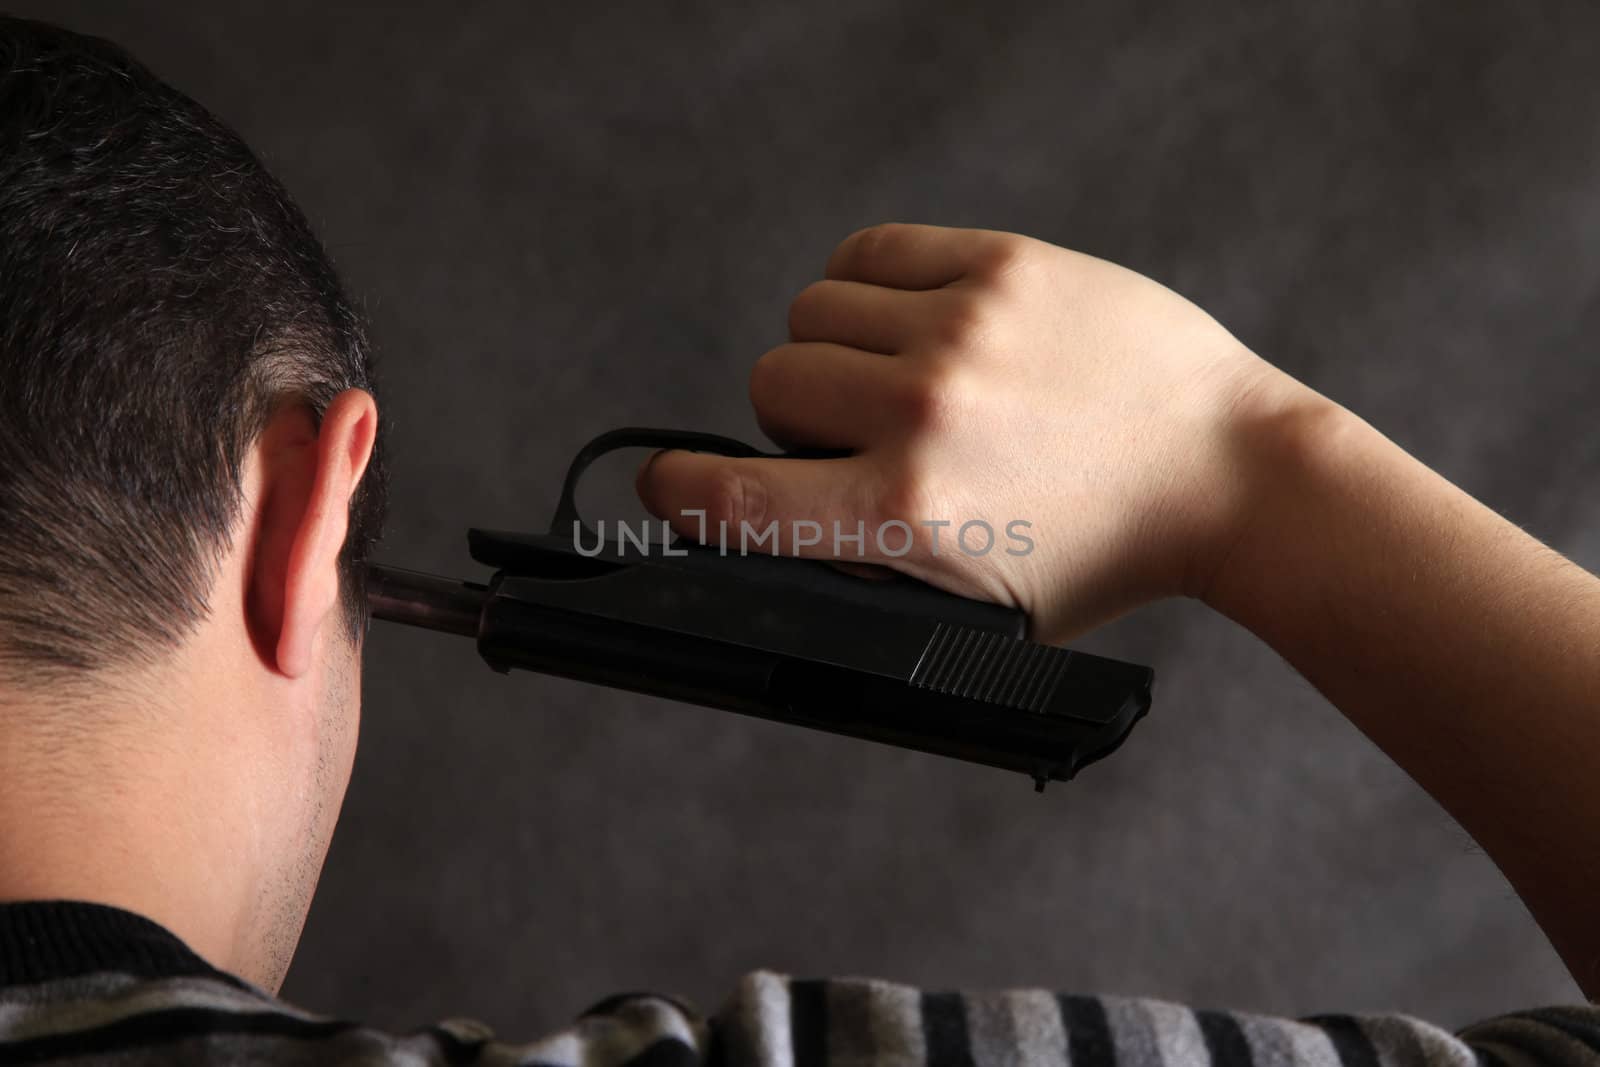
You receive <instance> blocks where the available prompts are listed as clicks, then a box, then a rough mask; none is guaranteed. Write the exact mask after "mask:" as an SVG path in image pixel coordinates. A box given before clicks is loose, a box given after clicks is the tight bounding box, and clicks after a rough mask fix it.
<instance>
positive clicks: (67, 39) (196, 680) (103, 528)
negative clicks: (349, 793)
mask: <svg viewBox="0 0 1600 1067" xmlns="http://www.w3.org/2000/svg"><path fill="white" fill-rule="evenodd" d="M371 389H372V381H371V368H370V362H369V356H368V348H367V340H366V335H365V330H364V326H363V323H362V321H361V317H360V315H359V314H358V312H357V311H356V309H355V308H354V307H353V306H352V305H351V303H350V301H349V300H348V298H347V297H346V295H345V293H344V292H343V290H342V288H341V285H340V283H339V280H338V278H337V276H336V275H335V273H334V270H333V268H332V266H331V264H330V263H329V261H328V259H327V256H326V254H325V253H324V251H323V250H322V248H321V246H320V245H319V244H318V242H317V240H316V238H315V237H314V236H313V235H312V233H311V230H310V227H309V226H308V224H307V222H306V220H305V218H304V216H303V215H302V214H301V212H300V211H299V210H298V209H297V208H296V207H295V206H294V204H293V203H292V202H291V201H290V200H289V198H288V195H287V194H286V193H285V192H284V190H283V188H282V187H281V186H280V185H279V184H278V183H277V182H276V181H275V180H274V179H273V178H272V177H271V176H270V175H269V174H268V173H267V172H266V171H265V169H264V168H263V167H262V165H261V163H260V162H259V161H258V160H257V159H256V158H255V156H254V155H253V154H252V153H251V152H250V150H249V149H248V148H247V147H246V146H245V145H244V143H243V142H242V141H240V139H239V138H238V137H237V136H236V135H235V134H233V133H232V132H231V131H230V130H229V129H227V127H225V126H224V125H223V124H222V123H221V122H220V121H218V120H217V119H216V118H215V117H213V116H212V115H211V114H210V113H208V112H207V111H206V110H205V109H203V108H202V107H200V106H199V105H198V104H196V103H195V102H194V101H192V100H190V99H188V98H187V97H185V96H183V95H182V94H181V93H179V92H177V91H176V90H174V89H172V88H171V87H169V86H167V85H165V84H163V83H162V82H160V81H159V80H157V79H156V78H155V77H154V76H153V75H151V74H150V73H149V72H148V71H146V70H145V69H144V68H143V67H141V66H140V65H139V64H137V63H136V62H135V61H133V60H132V59H131V58H130V57H129V56H128V55H127V54H126V53H124V52H122V51H121V50H120V49H118V48H116V47H115V46H113V45H110V44H107V43H105V42H103V41H99V40H95V39H91V38H86V37H82V36H78V35H75V34H71V33H67V32H65V31H62V30H58V29H55V28H53V27H48V26H44V25H41V24H37V23H31V22H26V21H22V20H15V19H8V18H0V775H3V774H5V773H6V772H7V771H8V770H9V771H11V772H17V770H18V766H19V765H20V766H21V767H22V769H23V770H24V771H26V772H27V773H28V775H29V776H30V777H38V774H39V773H42V772H44V771H45V770H46V768H45V767H43V766H42V765H41V760H43V759H44V758H45V757H44V756H42V755H41V754H42V753H54V754H56V756H58V757H60V756H63V755H64V756H65V759H58V760H57V762H58V763H64V764H70V763H71V762H73V759H72V754H73V753H74V752H75V751H77V750H78V749H80V748H81V749H82V750H83V751H84V752H86V753H87V752H88V751H90V750H93V751H95V752H96V755H94V756H93V757H92V761H93V762H94V763H95V765H96V766H97V767H98V766H100V764H104V763H107V762H111V763H115V761H116V759H117V757H115V756H111V755H107V754H106V752H105V749H106V747H107V746H106V739H107V738H111V737H115V738H117V739H118V744H119V745H121V746H122V748H121V749H119V750H118V751H125V752H127V753H128V759H129V761H130V762H132V761H135V760H136V759H137V758H139V757H140V756H141V755H145V756H148V755H151V753H149V752H142V750H141V747H140V746H141V744H143V742H142V741H141V738H146V737H162V738H163V739H162V740H160V741H151V742H149V746H150V747H159V748H160V749H161V753H160V755H161V758H162V759H166V760H169V761H170V760H171V759H172V758H173V755H174V750H175V748H180V747H183V746H193V747H194V748H195V755H196V757H197V758H204V757H202V755H201V745H202V741H201V740H199V739H200V738H210V739H211V740H213V741H215V742H216V743H217V744H220V745H222V746H224V747H226V746H227V745H229V744H233V745H235V746H236V747H237V750H235V751H232V752H230V753H229V754H228V756H227V757H225V759H233V760H236V761H237V766H234V767H230V768H228V771H229V774H230V775H231V780H232V781H234V782H242V783H245V785H244V786H240V787H239V788H238V789H237V790H235V791H237V792H240V793H249V792H250V791H251V790H253V791H254V794H262V793H270V794H272V795H269V796H261V795H255V799H254V800H251V801H249V803H251V804H257V805H259V806H258V807H254V808H252V809H251V811H250V813H249V815H250V817H249V819H248V820H246V822H247V825H248V830H247V831H242V832H236V833H233V834H232V835H231V836H232V838H233V839H234V840H235V845H234V849H235V852H234V854H232V855H230V857H229V858H228V859H227V861H226V862H227V863H230V864H235V865H237V866H239V867H241V868H248V870H249V871H250V873H251V877H252V878H253V880H254V882H255V891H256V892H258V893H259V894H260V899H259V900H258V901H257V903H256V908H257V910H258V911H259V913H260V914H259V915H258V916H256V917H255V918H253V919H252V920H251V921H252V922H253V923H254V924H255V926H256V927H257V928H258V929H256V930H255V932H254V933H252V934H250V935H249V937H251V938H253V939H255V940H258V941H261V942H262V944H261V945H259V946H257V951H259V952H264V953H266V954H268V955H274V954H276V955H279V956H281V957H282V958H281V959H276V960H271V961H267V962H264V963H260V964H259V966H253V967H252V968H250V969H252V970H254V971H256V974H254V975H253V976H254V977H258V978H264V979H267V980H271V978H272V975H271V971H272V970H273V969H274V968H279V970H278V976H279V977H281V966H286V964H287V951H288V949H289V948H292V945H293V943H294V940H295V938H296V937H297V935H298V931H299V923H300V922H301V921H303V918H304V910H305V907H306V904H307V903H308V901H309V893H310V888H311V885H312V884H313V883H314V881H315V876H316V873H317V871H318V870H319V869H320V866H321V862H322V858H323V853H324V850H325V848H326V845H327V836H328V835H329V834H330V833H331V829H332V822H333V816H334V814H335V812H336V811H337V808H338V805H339V802H340V800H341V799H342V797H343V792H344V788H345V785H346V784H347V782H348V776H349V768H350V760H351V758H352V755H353V746H354V737H355V719H356V715H357V708H358V706H359V692H358V689H359V669H358V658H357V657H358V653H359V644H360V639H361V635H362V633H363V632H364V629H365V623H366V614H365V611H364V604H365V591H364V583H363V573H364V571H363V568H364V563H365V559H366V556H367V553H368V550H369V549H370V547H371V545H372V544H373V542H374V541H375V539H376V535H377V532H378V527H379V523H380V522H381V513H382V510H383V496H384V477H383V471H382V467H381V463H380V462H379V457H378V455H377V454H376V442H375V438H376V433H377V419H376V413H375V409H374V407H373V401H372V399H371V395H370V391H371ZM136 706H142V707H144V708H145V710H143V711H141V712H139V713H138V714H137V716H135V717H136V718H138V719H139V722H131V721H129V713H128V712H127V711H126V709H127V708H130V707H136ZM197 706H198V707H201V708H206V707H208V708H209V710H206V711H205V712H204V713H203V714H201V715H196V714H195V711H196V707H197ZM152 707H153V708H154V709H157V710H149V709H150V708H152ZM111 709H122V710H118V711H115V712H114V711H113V710H111ZM141 724H142V725H141ZM167 733H172V734H173V735H174V736H177V737H182V738H184V740H183V741H182V742H174V741H172V740H171V739H170V738H167V737H166V734H167ZM41 737H48V739H49V740H48V742H46V741H41V740H40V738H41ZM7 738H9V739H10V740H9V741H8V740H7ZM22 738H29V739H31V740H26V741H24V740H20V739H22ZM8 746H9V747H8ZM19 753H24V754H32V755H31V756H30V758H31V759H32V762H31V763H30V762H27V761H24V760H22V759H21V757H19V755H18V754H19ZM8 757H9V760H10V764H11V765H10V766H9V767H8V766H7V763H6V760H7V758H8ZM85 758H86V759H90V757H88V756H85ZM102 769H103V768H102ZM110 769H111V771H112V772H113V776H114V772H115V770H116V768H115V767H112V768H110ZM49 773H51V774H54V775H56V776H57V777H58V778H61V777H63V776H65V775H66V774H67V771H66V770H65V769H64V768H63V767H61V766H57V767H54V768H53V769H51V770H50V772H49ZM17 788H19V789H20V788H21V787H20V786H19V787H17ZM4 790H5V787H4V786H0V803H3V802H4V801H5V799H6V794H5V792H4ZM13 799H14V798H13ZM220 802H222V798H219V803H220ZM0 810H3V809H0ZM213 818H214V819H215V818H220V816H218V817H213ZM190 836H191V837H193V836H194V835H193V834H191V835H190ZM249 837H255V838H259V840H248V841H246V840H244V839H245V838H249ZM4 861H5V856H4V854H3V845H0V867H3V866H4ZM219 862H220V861H219ZM221 881H224V882H225V881H226V878H221ZM3 891H4V889H3V887H0V893H3ZM274 916H275V918H274ZM289 927H292V929H289ZM241 936H242V935H241ZM267 942H272V943H271V944H268V943H267ZM247 949H248V946H245V947H244V948H242V949H241V951H245V950H247Z"/></svg>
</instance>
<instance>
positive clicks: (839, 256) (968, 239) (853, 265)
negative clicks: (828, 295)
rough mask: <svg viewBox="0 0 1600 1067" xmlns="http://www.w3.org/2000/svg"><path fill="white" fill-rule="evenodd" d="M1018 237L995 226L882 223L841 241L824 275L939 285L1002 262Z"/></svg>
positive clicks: (899, 285) (898, 286)
mask: <svg viewBox="0 0 1600 1067" xmlns="http://www.w3.org/2000/svg"><path fill="white" fill-rule="evenodd" d="M1017 240H1018V238H1017V236H1016V235H1015V234H1009V233H1003V232H1001V231H999V230H964V229H956V228H954V227H950V226H924V225H921V224H918V223H910V222H886V223H881V224H879V225H877V226H868V227H867V228H866V229H864V230H857V231H856V232H855V233H852V234H851V235H850V236H849V237H846V238H845V239H844V240H843V241H841V242H839V246H838V247H837V248H835V249H834V250H833V255H831V256H829V257H828V265H827V267H826V269H825V270H824V272H823V273H824V276H825V277H828V278H833V279H838V280H840V281H851V282H866V283H868V284H870V285H883V286H889V287H891V288H895V289H938V288H941V287H943V286H946V285H949V284H950V283H951V282H956V281H960V280H961V279H962V278H965V277H967V276H968V275H971V274H977V273H985V272H987V271H989V270H991V269H993V268H995V267H998V266H1000V265H1001V264H1002V262H1003V261H1004V260H1005V259H1006V257H1007V256H1008V255H1009V254H1010V252H1011V250H1012V247H1013V246H1014V244H1015V243H1016V241H1017Z"/></svg>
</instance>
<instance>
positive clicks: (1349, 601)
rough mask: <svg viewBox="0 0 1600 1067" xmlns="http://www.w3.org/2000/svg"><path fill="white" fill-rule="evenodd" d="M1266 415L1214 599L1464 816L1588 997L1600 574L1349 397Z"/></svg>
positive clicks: (1599, 885) (1596, 988)
mask: <svg viewBox="0 0 1600 1067" xmlns="http://www.w3.org/2000/svg"><path fill="white" fill-rule="evenodd" d="M1273 435H1274V436H1275V437H1276V440H1274V441H1272V442H1271V444H1270V446H1269V450H1270V454H1271V455H1273V456H1275V457H1276V462H1277V463H1278V464H1279V465H1280V467H1279V472H1278V474H1277V475H1276V477H1275V478H1274V479H1273V481H1272V485H1273V486H1274V488H1273V491H1272V492H1271V493H1269V494H1267V495H1266V496H1265V497H1264V499H1263V500H1262V503H1261V505H1260V507H1259V509H1258V510H1257V511H1256V513H1255V514H1254V515H1253V516H1252V518H1251V519H1250V520H1249V522H1248V523H1247V525H1246V526H1245V528H1244V530H1243V532H1242V534H1241V536H1240V539H1239V541H1238V542H1237V544H1236V545H1235V546H1234V548H1233V551H1232V553H1231V554H1230V555H1229V556H1228V557H1227V559H1226V561H1225V563H1224V564H1223V565H1222V566H1221V568H1220V570H1219V571H1218V573H1217V576H1216V579H1215V581H1214V583H1213V585H1212V586H1211V588H1210V589H1208V590H1207V591H1206V593H1205V600H1206V602H1207V603H1208V604H1210V605H1211V606H1212V607H1214V608H1216V609H1217V610H1218V611H1221V612H1222V613H1223V614H1225V615H1227V616H1228V617H1230V618H1232V619H1233V620H1234V621H1236V622H1238V623H1240V624H1241V625H1243V626H1245V627H1246V628H1247V629H1249V630H1250V631H1251V632H1252V633H1254V634H1255V635H1256V636H1258V637H1260V638H1261V639H1262V640H1264V641H1266V642H1267V643H1268V644H1269V645H1271V646H1272V647H1273V648H1274V649H1275V650H1277V652H1278V653H1279V654H1281V655H1282V656H1283V657H1284V658H1285V659H1286V660H1288V661H1289V662H1290V663H1291V664H1293V665H1294V667H1295V669H1297V670H1298V671H1299V672H1300V673H1301V674H1302V675H1304V676H1305V677H1306V679H1307V680H1309V681H1310V682H1311V683H1312V684H1313V685H1315V686H1316V687H1317V688H1318V689H1319V690H1321V692H1322V693H1323V694H1324V695H1325V696H1326V697H1327V698H1328V699H1329V700H1330V701H1332V702H1333V704H1334V705H1335V706H1337V707H1338V708H1339V710H1340V711H1341V712H1343V713H1344V714H1345V715H1346V716H1347V717H1348V718H1349V719H1350V720H1351V721H1352V722H1353V723H1355V725H1356V726H1357V727H1359V728H1360V729H1361V730H1362V732H1364V733H1365V734H1366V735H1367V736H1368V737H1370V738H1371V739H1372V740H1373V741H1374V742H1375V743H1376V744H1377V745H1378V746H1379V747H1380V748H1382V749H1383V751H1384V752H1385V753H1387V754H1388V755H1389V756H1390V757H1391V758H1392V759H1394V761H1395V762H1396V763H1398V764H1400V766H1402V767H1404V768H1405V769H1406V771H1407V772H1408V773H1410V775H1411V776H1412V777H1413V778H1415V779H1416V780H1417V782H1418V783H1419V784H1420V785H1421V786H1422V787H1423V788H1424V789H1426V790H1427V791H1428V792H1429V793H1431V794H1432V795H1433V797H1434V798H1435V799H1436V800H1438V801H1439V803H1440V804H1442V805H1443V806H1444V807H1445V808H1446V809H1447V810H1448V811H1449V812H1450V814H1451V815H1453V816H1454V817H1455V818H1456V820H1457V821H1458V822H1460V823H1461V825H1462V826H1463V827H1465V828H1466V830H1467V832H1468V833H1470V834H1471V835H1472V836H1473V838H1474V839H1475V840H1476V841H1477V842H1478V843H1479V844H1480V845H1482V846H1483V848H1484V851H1486V852H1487V853H1488V854H1489V855H1490V856H1491V857H1492V858H1493V859H1494V861H1495V862H1496V863H1497V864H1498V865H1499V866H1500V869H1501V871H1502V872H1504V874H1505V875H1506V877H1507V878H1508V879H1509V880H1510V882H1511V884H1512V886H1513V887H1515V889H1516V890H1517V893H1518V894H1519V895H1520V896H1521V897H1522V899H1523V901H1524V902H1525V903H1526V904H1527V905H1528V908H1529V910H1530V911H1532V913H1533V915H1534V918H1535V919H1537V920H1538V922H1539V925H1540V926H1541V927H1542V928H1543V930H1544V932H1545V934H1546V935H1547V936H1548V937H1549V938H1550V940H1551V942H1552V943H1553V944H1554V945H1555V948H1556V951H1557V952H1559V953H1560V954H1561V958H1562V960H1563V961H1564V962H1565V963H1566V965H1567V968H1568V969H1569V970H1570V971H1571V972H1572V974H1573V977H1574V978H1575V979H1576V980H1577V982H1578V984H1579V986H1580V987H1581V988H1582V989H1583V991H1584V994H1585V995H1586V996H1588V997H1589V998H1591V999H1596V998H1600V906H1597V902H1600V848H1597V846H1600V579H1596V578H1595V576H1594V575H1592V574H1590V573H1588V572H1587V571H1585V570H1583V569H1582V568H1581V567H1579V566H1577V565H1576V564H1574V563H1572V562H1571V561H1569V560H1567V559H1565V558H1564V557H1562V556H1561V555H1560V554H1558V553H1556V552H1554V551H1552V550H1551V549H1549V548H1547V547H1546V546H1544V545H1543V544H1541V543H1540V542H1538V541H1536V540H1535V539H1534V538H1532V537H1530V536H1528V534H1526V533H1524V532H1523V531H1522V530H1520V529H1518V528H1517V527H1516V526H1514V525H1513V524H1511V523H1510V522H1508V521H1506V520H1505V519H1504V518H1502V517H1501V516H1499V515H1497V514H1495V513H1494V512H1493V511H1491V510H1490V509H1488V508H1486V507H1484V506H1483V505H1482V504H1480V503H1478V502H1477V501H1476V500H1474V499H1472V498H1471V497H1470V496H1468V495H1467V494H1466V493H1464V492H1462V491H1461V490H1460V489H1458V488H1456V487H1455V486H1454V485H1451V484H1450V483H1449V482H1447V481H1446V480H1445V479H1443V478H1441V477H1440V476H1439V475H1437V474H1435V473H1434V472H1433V471H1431V470H1429V469H1428V468H1427V467H1425V466H1424V465H1423V464H1421V463H1420V462H1418V461H1417V460H1415V459H1414V458H1412V457H1411V456H1410V455H1408V454H1407V453H1405V452H1404V451H1403V450H1402V449H1400V448H1399V447H1398V446H1397V445H1395V444H1394V443H1393V442H1391V441H1389V440H1388V439H1387V438H1385V437H1384V436H1383V435H1381V434H1380V433H1378V432H1377V431H1376V430H1375V429H1373V428H1372V427H1371V426H1369V425H1368V424H1366V423H1365V422H1363V421H1361V420H1360V419H1357V418H1356V417H1354V416H1353V415H1351V414H1350V413H1349V412H1348V411H1345V410H1343V409H1340V408H1336V407H1334V406H1333V405H1331V404H1327V403H1326V402H1322V403H1320V404H1312V405H1309V406H1307V407H1305V408H1302V409H1300V410H1299V411H1297V412H1294V413H1292V414H1289V415H1287V416H1286V417H1285V418H1284V419H1283V421H1282V422H1281V423H1280V424H1279V425H1278V426H1277V427H1276V429H1275V432H1274V434H1273Z"/></svg>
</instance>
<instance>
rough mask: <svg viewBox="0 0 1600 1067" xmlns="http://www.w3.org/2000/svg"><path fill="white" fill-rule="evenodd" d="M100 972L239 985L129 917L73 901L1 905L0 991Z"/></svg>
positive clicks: (171, 937)
mask: <svg viewBox="0 0 1600 1067" xmlns="http://www.w3.org/2000/svg"><path fill="white" fill-rule="evenodd" d="M104 971H111V972H117V973H121V974H131V975H135V976H137V977H140V978H180V977H206V978H223V979H226V980H228V981H237V979H233V978H230V977H229V976H227V975H225V974H223V973H222V972H221V971H218V970H217V969H216V968H215V967H212V966H211V965H210V964H209V963H207V962H206V961H205V960H203V959H201V958H200V957H199V956H197V955H196V954H195V953H194V951H193V950H192V949H190V948H189V946H188V945H186V944H184V943H183V942H182V941H181V940H179V939H178V937H177V936H176V935H175V934H173V933H172V932H171V931H170V930H168V929H167V928H166V927H164V926H160V925H158V924H156V923H153V922H151V921H150V920H149V919H146V918H144V917H143V916H141V915H135V914H134V913H133V912H131V911H124V910H123V909H121V908H114V907H110V906H108V905H105V904H89V903H86V902H83V901H76V900H26V901H17V902H13V903H0V986H15V985H33V984H36V983H40V982H51V981H56V980H58V979H63V978H75V977H78V976H79V975H84V974H93V973H95V972H104Z"/></svg>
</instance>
